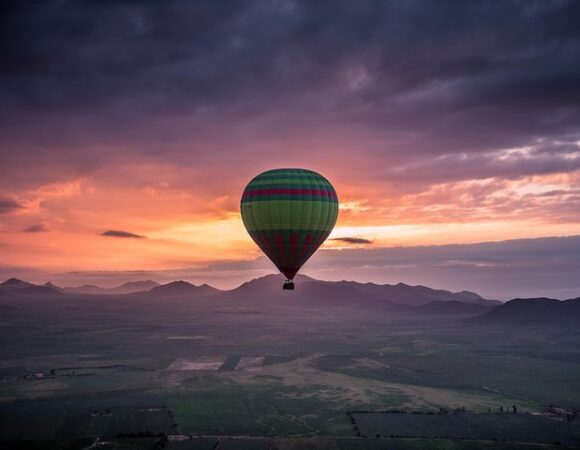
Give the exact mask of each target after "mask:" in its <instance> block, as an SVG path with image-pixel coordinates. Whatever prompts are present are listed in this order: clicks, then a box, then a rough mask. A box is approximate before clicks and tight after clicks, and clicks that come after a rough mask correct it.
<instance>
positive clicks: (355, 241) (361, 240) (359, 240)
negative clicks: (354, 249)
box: [329, 236, 373, 244]
mask: <svg viewBox="0 0 580 450" xmlns="http://www.w3.org/2000/svg"><path fill="white" fill-rule="evenodd" d="M329 240H330V241H340V242H346V243H347V244H372V243H373V241H372V240H370V239H365V238H360V237H348V236H347V237H339V238H332V239H329Z"/></svg>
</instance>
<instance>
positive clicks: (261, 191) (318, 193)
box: [242, 189, 337, 200]
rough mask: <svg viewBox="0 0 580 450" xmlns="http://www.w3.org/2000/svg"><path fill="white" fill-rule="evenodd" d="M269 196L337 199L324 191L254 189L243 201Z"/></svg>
mask: <svg viewBox="0 0 580 450" xmlns="http://www.w3.org/2000/svg"><path fill="white" fill-rule="evenodd" d="M267 195H315V196H318V197H328V198H332V199H336V198H337V197H336V194H335V193H334V192H332V191H326V190H322V189H253V190H251V191H246V192H244V195H243V196H242V200H246V199H247V198H248V197H264V196H267Z"/></svg>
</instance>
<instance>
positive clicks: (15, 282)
mask: <svg viewBox="0 0 580 450" xmlns="http://www.w3.org/2000/svg"><path fill="white" fill-rule="evenodd" d="M0 286H3V287H9V288H13V289H15V288H27V287H31V286H34V284H32V283H28V282H27V281H22V280H19V279H18V278H9V279H8V280H6V281H5V282H4V283H0Z"/></svg>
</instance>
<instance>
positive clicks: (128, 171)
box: [0, 0, 580, 298]
mask: <svg viewBox="0 0 580 450" xmlns="http://www.w3.org/2000/svg"><path fill="white" fill-rule="evenodd" d="M0 33H1V37H0V53H1V54H2V55H3V56H2V61H1V62H0V137H1V139H0V276H6V277H7V276H19V277H22V278H26V279H29V280H32V281H38V282H40V281H46V280H48V279H52V280H56V281H61V282H67V283H70V284H82V283H84V282H87V281H95V280H96V281H99V282H101V284H104V285H107V284H108V285H111V284H115V283H117V282H119V281H124V280H127V279H133V278H134V277H136V276H141V275H149V276H150V277H152V278H154V279H159V280H164V279H168V278H171V277H174V276H180V277H181V278H184V279H189V280H193V281H195V280H198V279H199V278H200V277H201V276H203V277H205V279H204V280H203V281H205V282H208V283H210V284H215V285H216V286H219V287H232V286H233V285H235V284H236V283H238V282H241V281H243V280H244V279H247V278H248V277H250V276H252V275H254V274H257V273H262V272H268V271H270V272H271V271H272V266H271V265H268V264H269V263H268V262H267V261H265V260H264V259H263V258H261V254H260V251H259V250H258V249H257V247H256V246H255V244H254V243H253V242H252V241H251V239H250V238H249V236H248V235H247V234H246V232H245V230H244V228H243V225H242V222H241V218H240V213H239V200H240V196H241V192H242V191H243V189H244V187H245V185H246V184H247V183H248V181H249V180H250V179H251V178H252V177H253V176H255V175H256V174H258V173H260V172H262V171H264V170H267V169H272V168H277V167H303V168H309V169H313V170H315V171H317V172H319V173H321V174H323V175H324V176H326V177H327V178H328V179H329V180H330V181H331V182H332V184H333V185H334V186H335V188H336V191H337V193H338V196H339V199H340V202H341V207H340V214H339V219H338V223H337V226H336V228H335V230H334V232H333V234H332V235H331V239H330V240H328V241H327V242H326V243H325V245H324V248H323V249H322V251H321V252H319V254H317V255H315V256H314V257H313V258H312V260H311V261H310V262H309V263H307V265H306V266H305V268H304V272H305V273H310V274H312V275H317V276H320V277H323V278H325V279H342V278H353V277H356V278H357V279H361V280H366V281H376V282H396V281H401V280H406V281H407V282H412V283H415V284H419V283H421V284H429V285H434V286H438V287H449V288H454V289H462V288H466V289H477V288H479V289H480V291H481V290H482V289H483V290H484V291H486V290H487V291H488V295H494V296H496V297H498V298H500V297H507V296H510V295H512V294H513V295H516V294H517V292H525V293H526V295H536V294H537V295H540V294H541V295H544V294H546V295H547V294H551V295H554V296H560V297H562V296H567V295H580V282H575V281H574V279H575V278H580V277H576V276H575V275H573V274H571V275H570V277H569V279H568V278H567V280H568V281H566V282H563V281H562V279H561V278H559V276H560V275H559V274H562V271H563V270H562V268H566V269H567V270H568V271H570V270H572V271H573V270H574V269H579V270H576V272H574V273H578V272H579V271H580V262H579V260H578V258H579V257H577V256H574V255H578V254H579V252H576V253H573V254H572V255H571V254H570V253H569V249H570V248H580V246H579V245H578V242H577V240H575V239H574V238H571V239H570V240H564V241H561V240H554V239H547V240H540V241H538V240H535V239H534V238H547V237H557V236H578V235H580V3H579V2H577V1H574V0H570V1H563V0H554V1H550V0H538V1H502V2H495V1H470V2H456V1H435V0H434V1H427V0H422V1H412V0H409V1H382V0H381V1H366V0H363V1H359V2H352V1H334V0H332V1H331V0H319V1H315V2H313V1H306V0H304V1H290V0H287V1H285V0H271V1H266V0H264V1H261V0H260V1H258V0H256V1H247V2H240V1H233V0H232V1H214V0H212V1H209V0H208V1H196V2H189V1H171V0H169V1H165V2H153V1H143V2H137V1H133V0H125V1H124V0H120V1H114V2H112V1H96V0H94V1H89V0H84V1H67V0H54V1H51V0H46V1H28V0H23V1H7V2H2V3H1V5H0ZM500 241H507V242H504V243H503V244H501V245H500V244H481V245H475V244H480V243H489V242H500ZM513 242H518V243H519V244H518V245H519V246H520V247H521V248H520V247H518V249H517V251H516V250H514V248H513V245H514V244H513ZM538 242H541V243H543V244H542V245H547V247H546V248H544V250H543V251H544V252H549V253H550V258H551V259H548V260H547V262H546V264H545V267H544V270H543V271H540V270H537V271H535V272H534V270H535V269H534V270H531V269H530V273H535V276H534V277H535V278H534V280H535V281H534V283H536V284H538V286H535V284H534V283H531V284H532V285H534V286H535V287H534V286H531V287H530V286H528V283H527V282H525V280H524V281H522V280H521V279H520V278H518V277H519V276H520V275H518V274H521V272H522V270H523V269H522V266H521V264H520V265H518V263H516V260H517V261H520V262H521V261H522V255H528V256H529V258H530V259H531V258H535V257H537V256H538V249H537V247H538ZM556 242H558V243H561V242H566V243H567V245H564V246H562V245H556V244H555V243H556ZM546 243H548V244H546ZM456 244H462V245H463V247H460V248H463V249H466V248H467V249H470V250H469V252H468V253H469V257H467V256H466V255H465V254H463V256H461V255H459V256H458V255H456V254H455V253H454V251H453V249H456V248H457V247H456V246H455V245H456ZM552 244H553V245H552ZM486 245H487V247H486ZM494 245H495V247H494ZM497 245H500V247H497ZM490 246H491V247H490ZM425 248H429V249H433V250H432V252H435V253H436V254H437V261H438V262H437V264H439V265H443V266H445V267H446V269H445V270H444V271H436V272H433V273H432V272H430V271H429V270H426V269H425V260H424V258H423V256H421V255H423V253H424V250H425ZM489 248H492V249H495V250H493V251H495V252H497V255H498V256H504V257H505V258H504V260H502V261H503V262H502V263H501V264H500V262H498V261H489V260H488V259H489V254H488V253H486V252H489ZM401 249H405V250H401ZM486 249H487V250H486ZM401 252H403V253H401ZM405 252H406V253H405ZM513 252H516V256H514V254H513ZM522 252H523V253H522ZM460 253H461V252H460ZM464 253H465V252H464ZM397 255H398V256H397ZM486 255H487V257H486ZM460 256H461V257H460ZM397 258H401V259H402V260H404V263H403V262H401V263H398V262H397V261H396V259H397ZM486 258H487V259H486ZM514 258H515V259H514ZM492 259H493V258H492ZM475 260H477V261H480V262H481V261H485V264H483V266H482V265H481V264H475V263H474V261H475ZM556 261H557V262H556ZM429 264H431V265H432V264H434V263H433V261H431V262H429ZM562 264H563V265H562ZM490 267H494V270H497V272H495V275H494V276H497V277H507V278H506V281H505V283H504V282H502V283H499V282H498V283H497V286H496V287H495V288H493V289H491V288H490V285H489V278H485V277H483V278H481V276H482V274H483V273H484V272H482V271H484V269H485V268H487V269H485V270H488V269H489V268H490ZM524 272H525V271H524ZM564 272H566V270H564ZM485 273H487V274H488V275H487V276H488V277H489V276H491V275H489V274H490V273H491V272H489V271H488V272H485ZM103 274H104V275H103ZM511 275H513V276H511ZM478 277H479V278H478ZM477 280H479V281H477ZM482 280H488V281H482ZM510 280H512V281H511V282H510ZM556 281H558V282H556ZM558 283H562V284H563V285H558ZM542 286H544V287H545V288H544V287H542ZM546 286H552V287H550V288H548V287H546Z"/></svg>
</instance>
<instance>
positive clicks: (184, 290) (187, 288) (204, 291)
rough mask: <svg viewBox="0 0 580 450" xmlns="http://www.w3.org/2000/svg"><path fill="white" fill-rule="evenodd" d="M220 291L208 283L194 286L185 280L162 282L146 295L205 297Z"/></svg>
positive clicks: (159, 296)
mask: <svg viewBox="0 0 580 450" xmlns="http://www.w3.org/2000/svg"><path fill="white" fill-rule="evenodd" d="M220 292H222V291H220V290H219V289H216V288H214V287H212V286H210V285H208V284H202V285H200V286H196V285H194V284H191V283H188V282H187V281H182V280H179V281H172V282H171V283H167V284H162V285H160V286H156V287H154V288H153V289H151V290H150V291H149V292H148V293H147V295H148V296H153V297H158V298H163V297H205V296H209V295H215V294H218V293H220Z"/></svg>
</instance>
